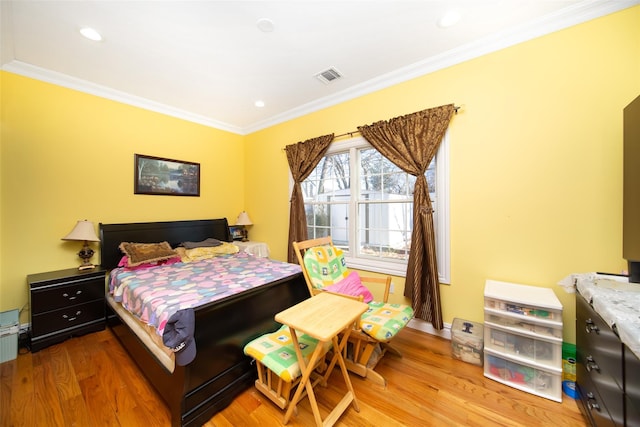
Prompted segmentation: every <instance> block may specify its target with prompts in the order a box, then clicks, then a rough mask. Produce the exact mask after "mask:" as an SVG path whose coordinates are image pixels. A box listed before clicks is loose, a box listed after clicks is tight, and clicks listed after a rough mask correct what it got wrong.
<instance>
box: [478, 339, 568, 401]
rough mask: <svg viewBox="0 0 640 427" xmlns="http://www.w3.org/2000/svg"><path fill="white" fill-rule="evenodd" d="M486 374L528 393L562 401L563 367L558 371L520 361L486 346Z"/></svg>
mask: <svg viewBox="0 0 640 427" xmlns="http://www.w3.org/2000/svg"><path fill="white" fill-rule="evenodd" d="M484 375H485V377H487V378H490V379H492V380H495V381H498V382H500V383H502V384H506V385H508V386H511V387H514V388H517V389H519V390H522V391H525V392H527V393H531V394H535V395H537V396H541V397H544V398H547V399H550V400H554V401H556V402H562V369H558V370H557V371H556V370H551V369H542V368H536V367H533V366H530V365H527V364H525V363H518V362H515V361H513V360H510V359H508V358H505V357H501V356H500V355H499V354H497V353H495V352H494V351H493V350H491V349H490V348H487V347H485V351H484Z"/></svg>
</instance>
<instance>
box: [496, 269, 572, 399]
mask: <svg viewBox="0 0 640 427" xmlns="http://www.w3.org/2000/svg"><path fill="white" fill-rule="evenodd" d="M484 315H485V322H484V347H485V354H484V359H485V360H484V375H485V376H486V377H487V378H491V379H493V380H496V381H499V382H501V383H503V384H507V385H509V386H512V387H515V388H517V389H520V390H523V391H526V392H529V393H532V394H535V395H538V396H542V397H546V398H547V399H551V400H555V401H558V402H561V401H562V304H561V303H560V301H559V300H558V298H557V297H556V295H555V294H554V292H553V290H551V289H548V288H539V287H536V286H527V285H520V284H515V283H506V282H498V281H495V280H487V282H486V284H485V290H484Z"/></svg>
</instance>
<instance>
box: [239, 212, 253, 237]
mask: <svg viewBox="0 0 640 427" xmlns="http://www.w3.org/2000/svg"><path fill="white" fill-rule="evenodd" d="M236 225H241V226H242V241H243V242H246V241H247V240H249V233H248V232H247V227H246V226H247V225H253V223H252V222H251V218H249V215H248V214H247V213H246V212H245V211H242V212H240V215H238V219H237V220H236Z"/></svg>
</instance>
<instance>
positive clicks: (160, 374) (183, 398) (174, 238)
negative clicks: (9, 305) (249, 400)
mask: <svg viewBox="0 0 640 427" xmlns="http://www.w3.org/2000/svg"><path fill="white" fill-rule="evenodd" d="M208 237H213V238H216V239H219V240H224V241H231V240H232V239H231V235H230V233H229V226H228V223H227V219H226V218H221V219H211V220H195V221H169V222H146V223H128V224H100V241H101V265H102V267H104V268H108V269H111V268H113V267H115V266H116V265H117V264H118V261H119V260H120V258H121V257H122V253H121V251H120V250H119V248H118V246H119V245H120V242H140V243H152V242H161V241H165V240H166V241H167V242H169V243H170V244H171V245H172V246H173V247H175V246H176V245H177V244H179V243H181V242H184V241H201V240H204V239H206V238H208ZM308 297H309V294H308V291H307V287H306V285H305V282H304V278H303V276H302V273H300V274H297V275H295V276H292V277H290V278H287V279H282V280H278V281H275V282H273V283H270V284H268V285H264V286H261V287H258V288H256V289H251V290H248V291H246V292H243V293H240V294H237V295H234V296H230V297H228V298H225V299H223V300H220V301H216V302H213V303H210V304H206V305H204V306H201V307H198V308H197V309H196V310H195V315H196V329H195V339H196V345H197V349H198V350H197V355H196V358H195V360H194V361H193V362H191V363H190V364H188V365H187V366H178V365H176V367H175V369H174V371H173V373H171V372H169V371H168V370H167V369H166V368H165V367H164V366H163V365H162V364H161V363H160V362H159V361H158V360H157V359H156V358H155V356H154V355H153V354H152V353H151V352H150V351H149V350H148V349H147V348H146V347H145V345H144V344H142V342H141V341H140V339H139V338H138V337H137V336H136V335H135V334H134V333H133V332H132V331H131V330H130V329H129V327H128V326H127V325H126V323H124V322H123V321H121V319H120V318H119V317H118V315H117V314H116V313H115V312H114V311H113V310H111V309H110V307H109V305H108V304H107V312H108V314H107V324H108V325H109V326H110V328H111V329H112V331H113V332H114V334H115V335H116V337H117V338H118V340H119V341H120V343H121V344H122V345H123V347H124V348H125V349H126V350H127V352H128V353H129V355H130V356H131V358H132V359H134V360H135V362H136V364H137V365H138V367H139V369H140V370H141V371H142V372H143V373H144V375H145V377H146V378H147V380H148V381H149V382H150V383H151V384H152V385H153V386H154V388H155V389H156V390H157V392H158V393H159V394H160V396H161V397H162V398H163V400H164V401H165V403H166V404H167V406H168V407H169V410H170V412H171V425H172V426H173V427H177V426H200V425H202V424H204V423H206V422H207V421H208V420H209V419H210V418H211V417H212V416H213V415H214V414H215V413H216V412H218V411H220V410H222V409H223V408H225V407H226V406H227V405H228V404H229V403H231V401H232V400H233V399H234V398H235V397H236V396H237V395H238V394H239V393H241V392H242V391H243V390H245V389H246V388H247V387H249V386H251V385H252V384H253V382H254V380H255V377H256V370H255V367H253V365H252V363H251V360H252V359H251V358H249V357H247V356H245V355H244V353H243V348H244V345H245V344H246V343H247V342H249V341H250V340H252V339H253V338H255V337H257V336H260V335H262V334H264V333H267V332H272V331H274V330H276V329H277V328H278V327H279V325H278V324H277V323H276V322H275V320H274V319H273V317H274V315H275V314H276V313H278V312H280V311H282V310H284V309H285V308H288V307H290V306H292V305H294V304H296V303H298V302H300V301H302V300H304V299H306V298H308Z"/></svg>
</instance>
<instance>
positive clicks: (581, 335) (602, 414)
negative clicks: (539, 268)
mask: <svg viewBox="0 0 640 427" xmlns="http://www.w3.org/2000/svg"><path fill="white" fill-rule="evenodd" d="M576 287H577V290H578V294H577V295H576V377H577V378H576V390H577V393H578V401H579V405H578V406H579V407H580V410H581V411H582V413H583V415H584V416H585V418H586V419H587V421H588V422H589V424H590V425H592V426H620V427H622V426H628V427H632V426H640V361H639V360H638V353H639V351H638V349H639V348H640V285H638V284H630V283H624V282H620V281H619V279H617V280H611V279H608V278H606V277H605V278H601V277H597V276H594V277H591V278H589V279H583V280H579V281H578V282H577V286H576Z"/></svg>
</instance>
